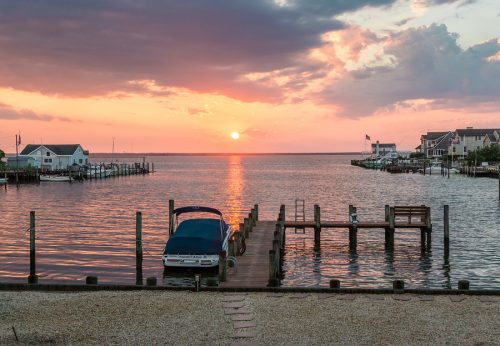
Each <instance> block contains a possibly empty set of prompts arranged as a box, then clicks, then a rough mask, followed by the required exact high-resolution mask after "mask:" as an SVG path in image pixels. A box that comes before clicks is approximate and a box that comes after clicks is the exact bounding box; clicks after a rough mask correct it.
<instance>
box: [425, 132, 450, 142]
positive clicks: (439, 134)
mask: <svg viewBox="0 0 500 346" xmlns="http://www.w3.org/2000/svg"><path fill="white" fill-rule="evenodd" d="M448 132H450V131H446V132H427V134H426V135H423V136H422V137H423V138H424V139H427V140H430V141H433V140H436V139H439V138H440V137H443V136H444V135H446V134H447V133H448Z"/></svg>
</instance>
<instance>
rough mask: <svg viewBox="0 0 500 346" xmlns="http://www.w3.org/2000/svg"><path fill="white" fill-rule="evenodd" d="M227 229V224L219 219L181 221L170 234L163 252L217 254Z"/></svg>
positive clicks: (171, 253) (172, 253)
mask: <svg viewBox="0 0 500 346" xmlns="http://www.w3.org/2000/svg"><path fill="white" fill-rule="evenodd" d="M221 223H222V236H221ZM227 230H228V225H227V224H226V223H225V222H224V221H223V220H220V219H190V220H185V221H182V222H181V223H180V224H179V226H178V227H177V229H176V230H175V233H174V234H172V235H171V236H170V239H169V240H168V242H167V245H166V246H165V251H164V254H170V255H174V254H178V255H218V254H219V252H220V251H221V250H222V243H223V242H224V239H225V238H226V233H227Z"/></svg>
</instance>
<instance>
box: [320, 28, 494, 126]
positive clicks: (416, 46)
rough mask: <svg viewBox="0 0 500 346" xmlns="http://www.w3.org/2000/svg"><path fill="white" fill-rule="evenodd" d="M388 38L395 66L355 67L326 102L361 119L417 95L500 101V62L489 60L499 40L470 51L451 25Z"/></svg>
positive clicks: (323, 95) (464, 101) (467, 101)
mask: <svg viewBox="0 0 500 346" xmlns="http://www.w3.org/2000/svg"><path fill="white" fill-rule="evenodd" d="M388 42H389V45H388V46H387V48H386V53H387V54H389V55H391V56H393V64H392V65H391V66H384V67H371V68H364V69H359V70H356V71H352V72H351V76H350V78H344V79H342V80H340V81H339V82H338V83H336V84H335V85H332V86H330V87H329V88H327V89H326V90H324V91H323V92H322V93H321V100H322V102H324V103H329V104H330V103H333V104H336V105H339V106H341V107H342V108H343V114H344V115H345V116H351V117H359V116H366V115H370V114H372V113H373V112H375V111H376V110H377V109H379V108H385V107H392V105H394V104H397V103H401V102H402V101H405V100H412V99H429V100H439V99H443V100H448V101H454V102H455V104H457V105H458V104H460V105H464V106H473V105H475V104H479V103H482V102H485V103H488V102H497V103H498V102H499V101H500V61H498V60H495V59H488V58H490V57H493V56H495V54H497V52H499V51H500V44H499V42H498V40H497V39H493V40H490V41H488V42H484V43H481V44H478V45H475V46H472V47H470V48H468V49H466V50H464V49H462V48H461V47H459V46H458V44H457V36H456V35H454V34H452V33H449V32H448V31H447V28H446V26H444V25H431V26H429V27H422V28H419V29H408V30H405V31H403V32H400V33H398V34H395V35H393V36H392V37H391V38H390V40H389V41H388Z"/></svg>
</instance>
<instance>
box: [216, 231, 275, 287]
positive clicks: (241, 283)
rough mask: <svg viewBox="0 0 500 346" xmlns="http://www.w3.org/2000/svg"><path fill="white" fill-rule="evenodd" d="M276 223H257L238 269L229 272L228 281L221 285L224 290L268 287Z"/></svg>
mask: <svg viewBox="0 0 500 346" xmlns="http://www.w3.org/2000/svg"><path fill="white" fill-rule="evenodd" d="M275 229H276V221H257V222H256V224H255V226H254V227H253V229H252V231H251V232H250V235H249V239H248V240H247V241H246V251H245V254H244V255H242V256H238V257H236V258H237V261H238V264H237V266H236V268H230V269H229V270H228V275H227V279H226V281H224V282H221V283H220V287H223V288H238V287H266V286H267V284H268V281H269V250H271V249H272V247H273V239H274V230H275Z"/></svg>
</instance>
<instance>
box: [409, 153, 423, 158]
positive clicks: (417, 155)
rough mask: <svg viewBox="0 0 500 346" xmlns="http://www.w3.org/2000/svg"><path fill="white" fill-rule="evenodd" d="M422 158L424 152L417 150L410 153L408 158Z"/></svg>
mask: <svg viewBox="0 0 500 346" xmlns="http://www.w3.org/2000/svg"><path fill="white" fill-rule="evenodd" d="M423 158H425V154H424V153H421V152H419V151H418V152H415V153H411V154H410V159H423Z"/></svg>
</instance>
